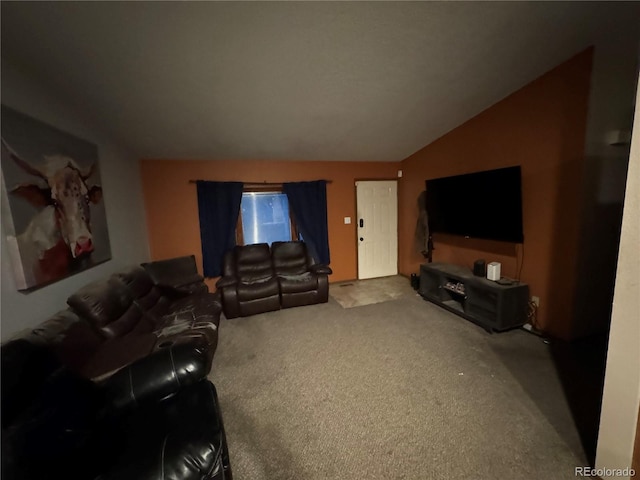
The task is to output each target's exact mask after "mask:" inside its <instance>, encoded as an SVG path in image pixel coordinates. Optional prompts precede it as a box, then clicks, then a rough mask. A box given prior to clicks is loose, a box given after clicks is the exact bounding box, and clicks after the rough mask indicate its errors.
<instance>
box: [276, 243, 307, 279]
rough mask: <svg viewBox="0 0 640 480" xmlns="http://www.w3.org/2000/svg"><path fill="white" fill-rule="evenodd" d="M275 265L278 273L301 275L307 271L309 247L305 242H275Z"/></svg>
mask: <svg viewBox="0 0 640 480" xmlns="http://www.w3.org/2000/svg"><path fill="white" fill-rule="evenodd" d="M271 255H272V258H273V267H274V269H275V271H276V274H277V275H300V274H303V273H305V272H307V271H309V268H308V262H307V247H306V246H305V244H304V243H303V242H273V244H272V245H271Z"/></svg>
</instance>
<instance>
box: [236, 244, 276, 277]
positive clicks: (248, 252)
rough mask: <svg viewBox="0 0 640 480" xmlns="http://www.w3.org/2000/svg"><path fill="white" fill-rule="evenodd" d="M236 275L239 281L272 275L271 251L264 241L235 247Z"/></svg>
mask: <svg viewBox="0 0 640 480" xmlns="http://www.w3.org/2000/svg"><path fill="white" fill-rule="evenodd" d="M235 257H236V258H235V261H236V273H237V274H236V276H237V277H238V278H239V280H240V281H241V282H245V283H251V282H255V281H260V280H264V279H268V278H272V277H273V276H274V271H273V264H272V263H271V252H270V250H269V245H268V244H266V243H257V244H255V245H244V246H241V247H235Z"/></svg>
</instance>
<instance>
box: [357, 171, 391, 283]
mask: <svg viewBox="0 0 640 480" xmlns="http://www.w3.org/2000/svg"><path fill="white" fill-rule="evenodd" d="M356 201H357V204H358V217H357V219H356V221H357V228H356V230H357V232H358V278H359V279H364V278H374V277H387V276H390V275H397V274H398V182H396V181H394V180H390V181H389V180H385V181H363V182H356Z"/></svg>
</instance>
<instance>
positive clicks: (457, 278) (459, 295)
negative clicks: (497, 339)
mask: <svg viewBox="0 0 640 480" xmlns="http://www.w3.org/2000/svg"><path fill="white" fill-rule="evenodd" d="M419 293H420V295H421V296H422V297H423V298H424V299H425V300H427V301H429V302H432V303H435V304H436V305H439V306H440V307H442V308H445V309H447V310H449V311H450V312H453V313H455V314H457V315H460V316H461V317H463V318H466V319H467V320H470V321H472V322H474V323H476V324H477V325H479V326H481V327H483V328H484V329H485V330H487V331H488V332H493V331H497V332H501V331H504V330H509V329H511V328H515V327H520V326H522V325H524V324H525V323H527V309H528V304H529V287H528V286H527V285H526V284H524V283H520V282H515V283H513V284H511V285H502V284H498V283H496V282H493V281H491V280H487V279H486V278H484V277H476V276H474V275H473V274H472V273H471V271H470V270H469V269H467V268H464V267H459V266H457V265H450V264H446V263H428V264H425V265H421V266H420V290H419Z"/></svg>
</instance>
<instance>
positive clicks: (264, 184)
mask: <svg viewBox="0 0 640 480" xmlns="http://www.w3.org/2000/svg"><path fill="white" fill-rule="evenodd" d="M197 182H199V180H189V183H197ZM325 182H327V183H333V182H332V181H331V180H325ZM283 183H288V182H273V183H271V182H262V183H255V182H254V183H251V182H250V183H245V184H244V186H245V187H249V188H253V187H281V186H282V184H283ZM293 183H295V182H293Z"/></svg>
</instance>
